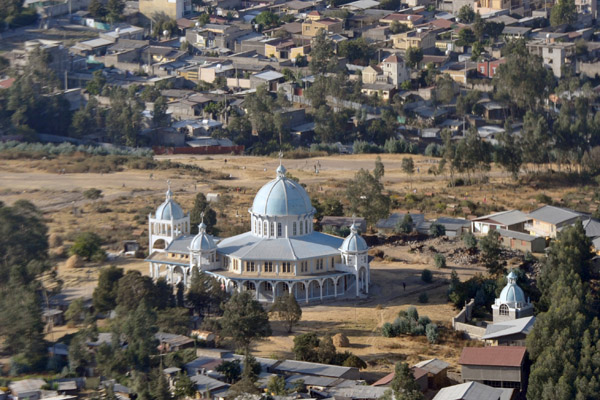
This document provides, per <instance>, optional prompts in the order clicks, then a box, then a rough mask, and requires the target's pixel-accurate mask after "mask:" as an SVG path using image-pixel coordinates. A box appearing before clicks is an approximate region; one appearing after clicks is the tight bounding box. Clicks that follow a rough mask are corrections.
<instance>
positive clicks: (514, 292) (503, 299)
mask: <svg viewBox="0 0 600 400" xmlns="http://www.w3.org/2000/svg"><path fill="white" fill-rule="evenodd" d="M507 278H508V283H507V284H506V286H505V287H504V289H502V292H501V293H500V297H498V299H499V300H500V303H502V304H505V303H526V299H525V293H524V292H523V289H521V288H520V287H519V286H518V285H517V283H516V282H517V275H515V273H514V272H512V271H511V272H510V274H508V276H507Z"/></svg>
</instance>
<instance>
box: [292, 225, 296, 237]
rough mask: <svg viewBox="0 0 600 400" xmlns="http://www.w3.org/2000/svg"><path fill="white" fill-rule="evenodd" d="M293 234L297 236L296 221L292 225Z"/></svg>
mask: <svg viewBox="0 0 600 400" xmlns="http://www.w3.org/2000/svg"><path fill="white" fill-rule="evenodd" d="M292 235H294V236H296V223H295V222H294V224H293V225H292Z"/></svg>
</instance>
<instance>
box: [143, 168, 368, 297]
mask: <svg viewBox="0 0 600 400" xmlns="http://www.w3.org/2000/svg"><path fill="white" fill-rule="evenodd" d="M248 212H249V213H250V231H249V232H246V233H243V234H241V235H236V236H233V237H229V238H225V239H218V238H214V237H212V236H211V235H209V234H207V233H206V226H205V225H204V223H202V224H200V225H199V232H198V234H197V235H195V236H192V235H190V228H189V222H190V219H189V214H184V213H183V210H182V209H181V207H180V206H179V205H178V204H177V203H176V202H175V201H174V200H173V198H172V193H171V190H170V189H169V190H168V191H167V198H166V200H165V202H164V203H162V204H161V205H160V206H159V207H158V209H157V211H156V213H155V215H152V214H151V215H150V216H149V217H148V218H149V226H150V235H149V236H150V238H149V246H150V247H149V248H150V256H149V257H148V259H147V261H148V262H149V263H150V276H151V277H153V278H155V279H158V278H160V277H165V278H166V279H167V281H168V282H170V283H173V284H177V283H179V282H183V283H184V284H186V285H187V284H188V283H189V280H190V278H191V276H192V271H193V269H194V268H197V269H198V270H199V271H201V272H204V273H207V274H210V275H213V276H214V277H216V278H217V279H218V280H219V281H220V282H221V284H222V286H223V288H224V289H226V290H227V291H234V290H237V291H251V292H252V293H253V295H254V296H255V298H256V299H257V300H259V301H265V302H273V301H275V298H276V297H278V296H281V294H282V293H284V292H288V293H292V294H294V295H295V297H296V298H297V299H298V301H304V302H306V303H308V302H310V301H314V300H319V301H321V300H324V299H329V298H338V297H340V296H345V297H348V296H351V297H358V296H361V295H362V294H366V293H368V291H369V283H370V280H371V279H370V269H369V257H368V254H367V252H368V250H369V247H368V246H367V243H366V242H365V240H364V239H363V238H362V237H361V236H360V234H359V232H358V229H357V227H356V226H355V225H354V224H353V225H352V227H351V229H350V231H351V232H350V234H349V235H348V237H346V238H345V239H342V238H339V237H337V236H332V235H328V234H324V233H321V232H316V231H314V229H313V219H314V214H315V209H314V208H313V207H312V204H311V201H310V197H309V196H308V194H307V193H306V191H305V190H304V188H303V187H302V186H301V185H299V184H298V183H297V182H296V181H294V180H292V179H289V178H287V177H286V170H285V168H284V167H283V165H279V167H278V168H277V170H276V177H275V179H273V180H272V181H270V182H268V183H267V184H265V185H264V186H263V187H262V188H261V189H260V190H259V191H258V192H257V194H256V196H255V198H254V201H253V203H252V207H251V208H250V209H249V210H248Z"/></svg>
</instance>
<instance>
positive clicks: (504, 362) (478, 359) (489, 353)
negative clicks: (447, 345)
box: [458, 346, 527, 367]
mask: <svg viewBox="0 0 600 400" xmlns="http://www.w3.org/2000/svg"><path fill="white" fill-rule="evenodd" d="M526 350H527V349H526V348H525V347H521V346H491V347H465V348H463V351H462V354H461V355H460V360H458V363H459V364H460V365H485V366H492V367H520V366H521V365H522V364H523V360H524V359H525V352H526Z"/></svg>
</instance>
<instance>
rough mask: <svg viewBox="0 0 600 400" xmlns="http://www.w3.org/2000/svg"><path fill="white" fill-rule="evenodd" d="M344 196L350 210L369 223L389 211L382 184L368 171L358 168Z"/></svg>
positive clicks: (384, 215) (388, 200)
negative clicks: (348, 202)
mask: <svg viewBox="0 0 600 400" xmlns="http://www.w3.org/2000/svg"><path fill="white" fill-rule="evenodd" d="M346 196H347V198H348V200H349V201H350V212H352V213H355V214H357V215H360V216H362V217H364V218H365V219H366V220H367V223H368V224H370V225H373V224H375V223H376V222H377V221H378V220H379V219H382V218H387V217H388V215H389V213H390V198H389V197H388V196H386V195H385V194H383V184H382V183H381V182H380V181H379V180H378V179H377V178H375V177H374V176H373V175H372V174H371V173H370V172H369V171H367V170H364V169H362V168H361V169H360V170H359V171H358V172H357V173H356V175H355V176H354V179H353V180H352V181H351V182H350V183H349V184H348V187H347V189H346Z"/></svg>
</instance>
